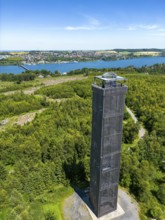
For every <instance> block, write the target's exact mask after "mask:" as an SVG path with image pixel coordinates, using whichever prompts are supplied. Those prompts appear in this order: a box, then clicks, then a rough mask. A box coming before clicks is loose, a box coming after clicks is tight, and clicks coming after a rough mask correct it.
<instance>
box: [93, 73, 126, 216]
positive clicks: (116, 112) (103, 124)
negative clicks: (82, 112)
mask: <svg viewBox="0 0 165 220" xmlns="http://www.w3.org/2000/svg"><path fill="white" fill-rule="evenodd" d="M123 81H124V82H125V78H123V77H120V76H117V75H116V74H115V73H113V72H108V73H105V74H103V75H102V76H96V77H95V80H94V84H93V85H92V90H93V100H92V102H93V104H92V143H91V162H90V201H91V203H92V205H93V209H94V212H95V214H96V216H97V217H101V216H103V215H105V214H108V213H110V212H112V211H115V210H116V208H117V196H118V182H119V174H120V149H121V141H122V120H123V114H124V103H125V95H126V92H127V86H126V85H125V84H123Z"/></svg>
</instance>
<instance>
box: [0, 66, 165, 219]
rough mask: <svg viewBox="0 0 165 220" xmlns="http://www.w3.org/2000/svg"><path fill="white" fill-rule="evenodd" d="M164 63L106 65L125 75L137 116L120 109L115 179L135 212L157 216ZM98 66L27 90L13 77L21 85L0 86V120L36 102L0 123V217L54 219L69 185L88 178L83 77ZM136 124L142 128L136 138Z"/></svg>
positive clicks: (163, 152) (162, 212)
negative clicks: (26, 117)
mask: <svg viewBox="0 0 165 220" xmlns="http://www.w3.org/2000/svg"><path fill="white" fill-rule="evenodd" d="M156 67H157V68H156ZM164 70H165V68H164V66H163V65H156V66H153V67H150V68H149V67H148V70H147V71H146V70H145V68H144V69H142V68H140V69H137V68H133V67H128V68H124V69H121V68H119V69H111V71H115V72H116V73H117V74H119V75H123V76H125V77H126V78H127V82H126V84H127V85H128V93H127V96H126V105H127V106H128V107H129V108H130V109H131V110H133V111H134V113H135V115H136V117H137V118H138V121H139V122H138V123H136V124H135V123H134V121H133V120H132V118H131V116H130V115H129V113H128V112H127V111H126V109H125V112H124V121H123V143H122V160H121V172H120V186H121V187H123V188H125V189H126V190H127V191H128V192H129V193H130V194H131V195H132V196H133V197H134V198H135V199H136V201H137V202H138V204H139V207H140V218H141V219H142V220H149V219H151V218H155V219H157V220H163V219H164V218H165V136H164V134H165V123H164V121H165V86H164V85H165V76H164V73H165V72H164ZM106 71H109V70H108V69H103V70H100V69H99V70H97V69H83V70H77V71H75V72H74V71H72V72H71V73H70V74H69V75H71V76H72V75H74V74H81V75H84V78H83V79H81V80H75V81H72V82H69V81H68V82H65V83H61V84H58V85H50V86H41V87H40V88H38V89H37V90H35V92H34V94H25V93H24V90H23V88H26V86H31V84H28V83H29V82H21V84H22V85H24V86H25V87H23V86H21V84H17V83H16V82H15V81H14V82H12V83H13V84H10V86H14V85H17V86H16V89H14V90H15V91H16V92H15V93H14V94H8V95H6V94H4V91H5V88H4V90H2V91H1V90H0V101H1V102H0V121H2V120H5V119H6V118H10V117H13V116H18V117H19V116H20V115H22V114H25V113H28V112H33V111H36V110H39V109H44V110H43V111H42V112H41V113H36V115H35V118H34V120H32V121H31V122H28V123H26V124H24V125H17V124H14V125H12V126H8V127H7V128H6V129H0V219H2V220H13V219H21V220H40V219H41V220H62V219H63V211H62V210H63V201H64V199H65V198H66V197H68V196H69V195H71V194H72V193H73V192H74V190H73V188H72V185H76V186H77V187H80V188H86V187H88V186H89V180H90V172H89V161H90V143H91V114H92V109H91V105H92V91H91V84H92V83H93V76H94V75H101V74H102V73H104V72H106ZM146 72H147V74H146ZM150 72H151V73H150ZM64 77H70V76H64ZM56 79H58V77H56ZM35 80H36V79H33V81H35ZM3 82H5V81H3ZM26 83H27V84H26ZM11 88H12V87H11ZM8 90H9V87H8ZM139 124H142V125H143V126H144V127H145V129H146V134H145V136H144V137H143V138H142V139H139V137H138V129H139ZM1 126H2V125H0V128H1Z"/></svg>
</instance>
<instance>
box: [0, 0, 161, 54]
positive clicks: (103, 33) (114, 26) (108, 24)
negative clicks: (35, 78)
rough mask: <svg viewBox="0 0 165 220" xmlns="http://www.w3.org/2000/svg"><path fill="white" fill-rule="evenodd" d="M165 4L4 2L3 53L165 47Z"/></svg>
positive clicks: (148, 0)
mask: <svg viewBox="0 0 165 220" xmlns="http://www.w3.org/2000/svg"><path fill="white" fill-rule="evenodd" d="M164 11H165V0H0V50H32V49H34V50H81V49H84V50H92V49H114V48H165V12H164Z"/></svg>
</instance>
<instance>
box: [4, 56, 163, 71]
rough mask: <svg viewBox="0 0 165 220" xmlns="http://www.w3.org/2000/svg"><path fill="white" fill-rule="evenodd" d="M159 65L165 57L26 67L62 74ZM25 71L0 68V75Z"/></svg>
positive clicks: (8, 67) (13, 67) (17, 68)
mask: <svg viewBox="0 0 165 220" xmlns="http://www.w3.org/2000/svg"><path fill="white" fill-rule="evenodd" d="M157 63H159V64H160V63H165V57H141V58H134V59H126V60H114V61H103V60H97V61H89V62H69V63H47V64H35V65H24V66H25V67H26V68H28V69H29V70H42V69H46V70H49V71H51V72H54V71H55V70H58V71H59V72H61V73H64V72H68V71H71V70H76V69H82V68H98V69H99V68H118V67H127V66H135V67H142V66H145V65H146V66H151V65H154V64H157ZM23 71H24V69H23V68H21V67H19V66H0V73H14V74H18V73H21V72H23Z"/></svg>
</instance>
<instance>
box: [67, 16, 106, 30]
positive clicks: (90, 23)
mask: <svg viewBox="0 0 165 220" xmlns="http://www.w3.org/2000/svg"><path fill="white" fill-rule="evenodd" d="M83 16H84V17H85V18H86V20H87V21H86V22H84V23H85V24H84V25H80V26H72V25H71V26H66V27H65V28H64V29H65V30H69V31H78V30H96V29H102V27H101V23H100V21H99V20H98V19H96V18H94V17H91V16H88V15H83Z"/></svg>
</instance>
